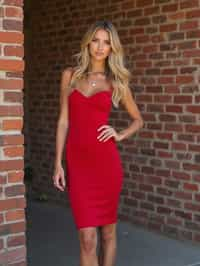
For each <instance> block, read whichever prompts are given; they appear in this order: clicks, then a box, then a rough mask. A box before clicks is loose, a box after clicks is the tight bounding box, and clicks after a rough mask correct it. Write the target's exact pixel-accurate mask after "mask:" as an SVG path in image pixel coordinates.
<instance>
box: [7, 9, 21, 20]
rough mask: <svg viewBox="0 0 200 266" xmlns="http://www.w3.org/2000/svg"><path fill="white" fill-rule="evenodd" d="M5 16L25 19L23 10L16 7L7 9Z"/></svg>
mask: <svg viewBox="0 0 200 266" xmlns="http://www.w3.org/2000/svg"><path fill="white" fill-rule="evenodd" d="M5 16H6V17H11V18H14V17H17V18H23V10H22V9H21V8H16V7H6V8H5Z"/></svg>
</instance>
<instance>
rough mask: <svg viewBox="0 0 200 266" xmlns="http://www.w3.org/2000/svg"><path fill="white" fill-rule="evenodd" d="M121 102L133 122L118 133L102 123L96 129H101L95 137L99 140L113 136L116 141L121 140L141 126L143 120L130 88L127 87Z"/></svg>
mask: <svg viewBox="0 0 200 266" xmlns="http://www.w3.org/2000/svg"><path fill="white" fill-rule="evenodd" d="M121 101H122V104H123V105H124V107H125V109H126V110H127V112H128V113H129V115H130V117H131V118H132V119H133V122H132V123H131V124H130V126H128V127H127V128H125V129H123V130H122V131H120V132H119V133H117V132H116V131H115V129H114V128H113V127H111V126H110V125H103V126H101V127H100V128H98V131H100V130H102V129H103V130H102V131H101V133H100V134H99V136H98V137H97V139H98V140H99V141H106V140H108V139H109V138H111V137H113V138H114V139H115V140H116V141H121V140H123V139H125V138H128V137H129V136H131V135H132V134H134V133H135V132H136V131H138V130H139V129H140V128H142V127H143V125H144V122H143V119H142V116H141V114H140V111H139V109H138V107H137V105H136V103H135V101H134V99H133V96H132V93H131V90H130V88H128V90H127V93H126V95H125V96H124V97H123V99H122V100H121Z"/></svg>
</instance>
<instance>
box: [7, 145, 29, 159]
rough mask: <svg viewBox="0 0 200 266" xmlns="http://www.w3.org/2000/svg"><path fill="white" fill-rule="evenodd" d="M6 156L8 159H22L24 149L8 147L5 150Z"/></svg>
mask: <svg viewBox="0 0 200 266" xmlns="http://www.w3.org/2000/svg"><path fill="white" fill-rule="evenodd" d="M3 152H4V155H5V156H8V157H18V156H20V157H22V156H24V148H23V147H18V146H14V147H8V148H4V149H3Z"/></svg>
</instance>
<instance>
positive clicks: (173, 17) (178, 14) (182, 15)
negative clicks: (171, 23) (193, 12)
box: [168, 11, 185, 20]
mask: <svg viewBox="0 0 200 266" xmlns="http://www.w3.org/2000/svg"><path fill="white" fill-rule="evenodd" d="M168 17H169V19H171V20H182V19H184V18H185V12H182V11H180V12H176V13H172V14H169V15H168Z"/></svg>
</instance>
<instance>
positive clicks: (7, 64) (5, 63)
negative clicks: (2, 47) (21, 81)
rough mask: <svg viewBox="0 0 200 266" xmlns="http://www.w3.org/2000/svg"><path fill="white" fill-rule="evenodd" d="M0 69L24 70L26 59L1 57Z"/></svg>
mask: <svg viewBox="0 0 200 266" xmlns="http://www.w3.org/2000/svg"><path fill="white" fill-rule="evenodd" d="M0 70H5V71H23V70H24V61H22V60H11V59H10V60H8V59H0Z"/></svg>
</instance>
